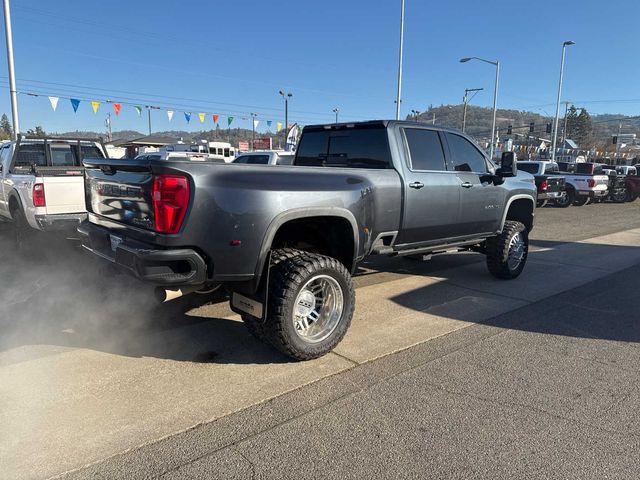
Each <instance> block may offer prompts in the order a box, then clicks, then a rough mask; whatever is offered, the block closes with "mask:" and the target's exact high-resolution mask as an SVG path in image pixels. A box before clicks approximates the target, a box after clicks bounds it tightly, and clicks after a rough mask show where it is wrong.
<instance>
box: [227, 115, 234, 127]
mask: <svg viewBox="0 0 640 480" xmlns="http://www.w3.org/2000/svg"><path fill="white" fill-rule="evenodd" d="M231 122H233V117H227V126H230V125H231Z"/></svg>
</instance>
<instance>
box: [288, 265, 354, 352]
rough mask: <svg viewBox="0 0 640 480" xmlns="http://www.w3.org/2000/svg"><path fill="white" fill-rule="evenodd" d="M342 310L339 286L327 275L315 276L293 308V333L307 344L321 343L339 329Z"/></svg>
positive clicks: (304, 286)
mask: <svg viewBox="0 0 640 480" xmlns="http://www.w3.org/2000/svg"><path fill="white" fill-rule="evenodd" d="M343 309H344V295H343V294H342V288H340V284H338V282H337V281H336V280H335V279H334V278H332V277H330V276H328V275H316V276H315V277H313V278H311V280H309V281H307V283H305V284H304V285H303V287H302V288H301V289H300V292H298V295H297V297H296V300H295V302H294V305H293V329H294V331H295V332H296V335H298V337H300V338H301V339H302V340H304V341H305V342H308V343H318V342H321V341H323V340H325V339H326V338H327V337H328V336H329V335H331V333H333V331H334V330H335V329H336V327H337V326H338V323H339V322H340V318H341V317H342V311H343Z"/></svg>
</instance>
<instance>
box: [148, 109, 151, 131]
mask: <svg viewBox="0 0 640 480" xmlns="http://www.w3.org/2000/svg"><path fill="white" fill-rule="evenodd" d="M147 116H148V117H149V135H151V108H150V107H147Z"/></svg>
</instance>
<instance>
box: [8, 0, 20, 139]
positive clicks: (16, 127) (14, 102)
mask: <svg viewBox="0 0 640 480" xmlns="http://www.w3.org/2000/svg"><path fill="white" fill-rule="evenodd" d="M4 31H5V35H6V39H7V64H8V66H9V93H10V94H11V116H12V117H13V139H14V140H17V139H18V134H19V133H20V120H19V118H18V94H17V91H16V72H15V69H14V66H13V33H12V32H11V10H10V9H9V0H4Z"/></svg>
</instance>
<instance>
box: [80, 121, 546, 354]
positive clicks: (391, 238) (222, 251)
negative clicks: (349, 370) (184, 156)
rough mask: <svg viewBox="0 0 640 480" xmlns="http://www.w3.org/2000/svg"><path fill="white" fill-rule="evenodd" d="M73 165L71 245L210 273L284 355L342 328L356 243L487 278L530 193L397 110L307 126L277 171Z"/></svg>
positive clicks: (180, 275)
mask: <svg viewBox="0 0 640 480" xmlns="http://www.w3.org/2000/svg"><path fill="white" fill-rule="evenodd" d="M85 168H86V170H85V179H86V190H87V195H88V197H87V207H88V209H89V219H88V221H86V222H84V223H83V224H82V225H81V226H80V227H79V229H78V231H79V232H80V233H81V235H82V237H83V244H84V246H85V248H87V249H88V250H89V251H91V252H93V253H94V254H96V255H98V256H100V257H102V258H103V259H105V260H108V261H110V262H112V263H114V264H116V265H117V266H119V267H120V268H122V269H123V270H125V271H127V272H129V273H132V274H133V275H135V276H137V277H138V278H139V279H141V280H144V281H146V282H149V283H152V284H155V285H158V286H160V287H161V290H160V292H161V294H162V295H163V296H165V295H170V294H181V293H186V292H190V291H195V290H198V289H203V288H210V286H211V285H215V284H223V285H225V286H226V287H227V288H228V289H229V290H230V291H231V292H232V295H231V308H232V309H233V310H234V311H236V312H237V313H239V314H241V316H242V319H243V320H244V322H245V324H246V325H247V328H248V329H249V331H250V332H251V333H252V334H254V335H255V336H256V337H258V338H260V339H262V340H265V341H267V342H268V343H270V344H271V345H273V346H274V347H275V348H277V349H278V350H280V351H281V352H283V353H285V354H286V355H289V356H290V357H292V358H295V359H299V360H302V359H310V358H315V357H319V356H321V355H324V354H326V353H327V352H329V351H330V350H332V349H333V347H335V346H336V345H337V344H338V342H339V341H340V340H341V339H342V338H343V336H344V334H345V333H346V330H347V328H348V327H349V324H350V322H351V318H352V316H353V311H354V307H355V293H354V287H353V283H352V279H351V275H352V274H353V272H355V269H356V266H357V265H358V264H359V263H360V262H361V261H362V260H363V259H364V258H365V257H367V256H368V255H373V254H384V255H393V256H408V255H418V254H419V255H429V254H435V253H441V252H446V251H457V250H473V251H478V252H481V253H484V254H485V255H486V261H487V267H488V269H489V271H490V272H491V274H493V275H494V276H495V277H498V278H501V279H512V278H515V277H517V276H518V275H520V273H521V272H522V270H523V269H524V266H525V263H526V260H527V255H528V234H529V232H530V231H531V229H532V228H533V223H534V214H535V202H536V195H537V192H536V188H535V184H534V179H533V177H532V176H531V175H529V174H528V173H524V172H518V171H517V168H516V162H515V155H514V154H513V153H512V152H507V153H504V154H503V161H502V164H501V166H500V167H498V166H496V165H495V164H494V163H492V162H491V161H490V160H489V159H488V158H487V157H486V156H485V154H484V153H483V152H482V151H481V150H480V149H479V148H478V147H477V146H476V145H475V143H473V141H472V140H471V139H470V138H469V137H467V136H466V135H464V134H463V133H460V132H458V131H455V130H450V129H445V128H441V127H435V126H430V125H424V124H418V123H414V122H402V121H371V122H361V123H351V124H331V125H318V126H306V127H305V129H304V132H303V134H302V137H301V140H300V143H299V146H298V149H297V152H296V156H295V160H294V165H293V166H290V167H288V166H282V167H279V168H277V169H275V168H273V167H271V166H266V165H253V166H251V167H248V166H241V165H233V164H232V165H217V164H205V163H197V162H184V161H171V162H163V161H160V160H145V161H139V162H131V161H128V162H125V161H121V160H96V161H93V160H89V161H86V162H85ZM169 289H172V290H173V293H172V292H169V293H168V294H167V293H165V292H166V290H169Z"/></svg>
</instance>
